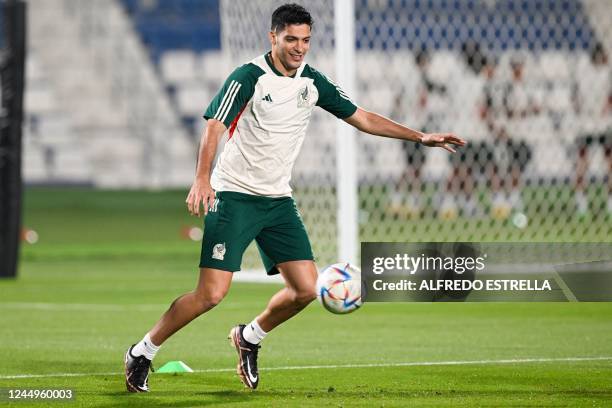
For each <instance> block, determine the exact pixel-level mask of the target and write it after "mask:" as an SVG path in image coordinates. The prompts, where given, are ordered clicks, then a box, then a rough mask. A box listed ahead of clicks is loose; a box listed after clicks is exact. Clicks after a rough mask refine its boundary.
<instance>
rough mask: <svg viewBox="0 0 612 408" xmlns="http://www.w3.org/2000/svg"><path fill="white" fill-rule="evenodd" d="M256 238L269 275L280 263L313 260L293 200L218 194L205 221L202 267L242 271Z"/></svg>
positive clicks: (230, 193)
mask: <svg viewBox="0 0 612 408" xmlns="http://www.w3.org/2000/svg"><path fill="white" fill-rule="evenodd" d="M253 239H254V240H255V241H256V242H257V247H258V249H259V253H260V254H261V258H262V260H263V263H264V266H265V268H266V272H267V273H268V275H274V274H277V273H278V269H276V265H277V264H279V263H282V262H287V261H299V260H313V259H314V258H313V255H312V249H311V247H310V241H309V240H308V234H307V233H306V228H305V227H304V223H303V222H302V217H301V216H300V213H299V212H298V209H297V207H296V205H295V201H293V198H291V197H279V198H272V197H262V196H255V195H250V194H243V193H237V192H233V191H218V192H217V194H216V200H215V203H214V204H213V206H212V207H211V208H210V209H209V211H208V215H207V216H206V217H205V219H204V239H203V241H202V252H201V253H200V268H214V269H221V270H224V271H230V272H236V271H239V270H240V264H241V263H242V255H243V254H244V251H246V249H247V247H248V246H249V244H250V243H251V242H252V241H253Z"/></svg>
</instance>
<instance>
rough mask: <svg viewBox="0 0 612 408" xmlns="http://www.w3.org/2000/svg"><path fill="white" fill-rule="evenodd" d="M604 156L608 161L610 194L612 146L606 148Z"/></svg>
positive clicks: (611, 183)
mask: <svg viewBox="0 0 612 408" xmlns="http://www.w3.org/2000/svg"><path fill="white" fill-rule="evenodd" d="M604 156H605V158H606V161H607V162H608V196H610V195H612V146H606V147H605V148H604Z"/></svg>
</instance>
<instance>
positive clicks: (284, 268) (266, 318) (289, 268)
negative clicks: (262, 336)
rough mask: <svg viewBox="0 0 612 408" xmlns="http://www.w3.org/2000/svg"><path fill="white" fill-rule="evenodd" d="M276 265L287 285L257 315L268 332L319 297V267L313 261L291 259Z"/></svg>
mask: <svg viewBox="0 0 612 408" xmlns="http://www.w3.org/2000/svg"><path fill="white" fill-rule="evenodd" d="M276 267H277V268H278V269H279V270H280V272H281V275H282V276H283V278H284V279H285V285H286V287H285V288H283V289H281V290H280V291H278V292H277V293H276V294H275V295H274V296H272V298H271V299H270V302H269V303H268V306H267V307H266V309H265V310H264V311H263V312H262V313H261V314H260V315H259V316H257V323H259V326H260V327H261V328H262V330H264V331H266V332H269V331H270V330H272V329H274V328H275V327H276V326H278V325H279V324H281V323H283V322H285V321H287V320H289V319H290V318H292V317H293V316H295V315H296V314H298V313H299V312H300V311H301V310H302V309H304V308H305V307H306V306H308V304H309V303H310V302H312V301H313V300H314V299H315V298H316V297H317V294H316V291H315V285H316V282H317V268H316V266H315V263H314V262H313V261H290V262H284V263H281V264H278V265H276Z"/></svg>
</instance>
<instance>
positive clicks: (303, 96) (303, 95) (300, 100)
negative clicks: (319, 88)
mask: <svg viewBox="0 0 612 408" xmlns="http://www.w3.org/2000/svg"><path fill="white" fill-rule="evenodd" d="M308 99H310V95H309V94H308V87H307V86H305V87H304V88H302V89H300V92H299V93H298V97H297V106H298V108H304V107H306V106H308Z"/></svg>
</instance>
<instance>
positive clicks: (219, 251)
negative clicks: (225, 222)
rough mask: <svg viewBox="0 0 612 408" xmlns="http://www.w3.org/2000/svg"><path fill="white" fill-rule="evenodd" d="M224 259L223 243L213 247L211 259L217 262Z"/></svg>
mask: <svg viewBox="0 0 612 408" xmlns="http://www.w3.org/2000/svg"><path fill="white" fill-rule="evenodd" d="M224 257H225V242H224V243H222V244H217V245H215V246H214V247H213V253H212V258H213V259H218V260H219V261H222V260H223V258H224Z"/></svg>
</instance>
